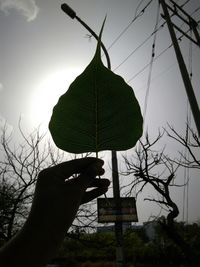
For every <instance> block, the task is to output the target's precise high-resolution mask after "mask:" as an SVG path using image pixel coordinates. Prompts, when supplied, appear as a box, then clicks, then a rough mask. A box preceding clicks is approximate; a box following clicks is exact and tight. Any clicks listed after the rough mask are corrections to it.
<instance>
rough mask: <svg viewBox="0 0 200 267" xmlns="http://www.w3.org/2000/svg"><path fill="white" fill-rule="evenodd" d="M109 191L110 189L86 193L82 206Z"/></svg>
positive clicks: (99, 189)
mask: <svg viewBox="0 0 200 267" xmlns="http://www.w3.org/2000/svg"><path fill="white" fill-rule="evenodd" d="M107 191H108V187H102V188H95V189H93V190H91V191H89V192H85V195H84V197H83V198H82V201H81V204H84V203H87V202H89V201H91V200H93V199H95V198H97V197H99V196H101V195H103V194H105V193H106V192H107Z"/></svg>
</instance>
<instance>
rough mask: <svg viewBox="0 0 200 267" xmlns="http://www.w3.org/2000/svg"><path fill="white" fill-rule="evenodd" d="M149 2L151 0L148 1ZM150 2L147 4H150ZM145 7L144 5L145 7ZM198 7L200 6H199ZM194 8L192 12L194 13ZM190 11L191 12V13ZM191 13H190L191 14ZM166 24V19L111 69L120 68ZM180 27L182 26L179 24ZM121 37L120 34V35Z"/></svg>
mask: <svg viewBox="0 0 200 267" xmlns="http://www.w3.org/2000/svg"><path fill="white" fill-rule="evenodd" d="M189 1H190V0H187V1H186V2H185V3H184V4H182V7H184V6H185V5H186V4H187V3H188V2H189ZM150 2H151V1H150ZM150 2H149V3H148V4H150ZM145 8H146V7H145ZM199 9H200V7H199ZM195 12H196V10H195V11H194V12H193V13H195ZM193 13H192V14H193ZM192 14H191V15H192ZM172 16H174V14H172V15H171V17H172ZM161 20H162V18H161V19H160V20H159V22H160V21H161ZM165 24H166V21H165V22H163V23H162V24H161V25H160V26H159V27H158V28H157V29H156V30H154V31H153V32H152V33H151V34H150V35H149V36H148V37H147V38H146V39H145V40H144V41H143V42H142V43H141V44H140V45H139V46H137V47H136V48H135V49H134V50H133V51H132V52H131V53H130V54H129V55H128V56H127V57H126V58H125V59H124V60H123V61H122V62H121V63H120V64H119V65H117V67H115V69H114V70H113V71H116V70H117V69H118V68H120V67H121V66H122V65H123V64H124V63H125V62H126V61H127V60H128V59H129V58H130V57H131V56H132V55H133V54H134V53H135V52H136V51H137V50H138V49H140V48H141V47H142V46H143V45H144V44H145V43H146V42H147V41H148V40H149V39H150V38H151V37H152V36H153V35H154V34H156V33H157V32H158V31H159V30H160V29H161V28H163V27H164V25H165ZM181 27H182V26H181ZM120 37H121V36H120Z"/></svg>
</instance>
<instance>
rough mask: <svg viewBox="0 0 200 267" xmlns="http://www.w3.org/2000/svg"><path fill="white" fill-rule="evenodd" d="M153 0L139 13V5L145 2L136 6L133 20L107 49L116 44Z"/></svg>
mask: <svg viewBox="0 0 200 267" xmlns="http://www.w3.org/2000/svg"><path fill="white" fill-rule="evenodd" d="M152 1H153V0H150V1H149V2H148V3H147V4H146V6H145V7H144V8H143V9H142V10H141V11H140V12H139V13H138V14H137V9H138V6H139V5H140V3H141V2H143V0H142V1H141V2H140V3H139V5H138V6H137V8H136V11H135V15H134V18H133V19H132V20H131V22H129V24H128V25H127V26H126V27H125V28H124V29H123V31H122V32H121V33H120V34H119V35H118V36H117V37H116V38H115V40H114V41H113V42H112V43H111V44H110V45H109V47H108V48H107V50H110V49H111V47H112V46H114V44H115V43H116V42H117V41H118V40H119V39H120V38H121V37H122V36H123V35H124V34H125V32H126V31H127V30H128V29H129V28H130V26H131V25H132V24H133V23H134V22H135V21H136V20H137V19H138V18H139V17H141V16H142V15H143V14H144V13H145V10H146V9H147V8H148V6H149V5H150V4H151V2H152Z"/></svg>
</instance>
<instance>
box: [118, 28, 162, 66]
mask: <svg viewBox="0 0 200 267" xmlns="http://www.w3.org/2000/svg"><path fill="white" fill-rule="evenodd" d="M163 26H164V23H163V24H162V25H160V26H159V27H158V28H157V29H156V30H154V31H153V32H152V33H151V34H150V35H149V36H148V37H147V38H146V39H145V40H144V41H143V42H142V43H141V44H140V45H139V46H137V47H136V48H135V49H134V50H133V51H132V52H131V53H130V54H129V55H128V56H127V57H126V58H125V59H124V60H123V61H122V62H121V63H120V64H119V65H118V66H117V67H115V69H114V70H113V71H116V70H117V69H118V68H119V67H121V65H123V64H124V63H125V62H126V61H127V60H128V59H129V58H130V57H131V56H132V55H133V54H134V53H135V52H136V51H137V50H138V49H139V48H141V47H142V46H143V45H144V44H145V43H146V42H147V41H148V40H149V39H151V37H152V36H153V35H154V34H156V33H157V32H158V31H159V30H160V29H161V28H162V27H163Z"/></svg>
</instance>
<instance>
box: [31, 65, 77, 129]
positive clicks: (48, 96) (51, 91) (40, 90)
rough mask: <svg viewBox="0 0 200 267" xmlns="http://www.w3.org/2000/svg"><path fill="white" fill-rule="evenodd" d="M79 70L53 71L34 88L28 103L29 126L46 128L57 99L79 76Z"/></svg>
mask: <svg viewBox="0 0 200 267" xmlns="http://www.w3.org/2000/svg"><path fill="white" fill-rule="evenodd" d="M81 71H82V70H81V69H80V68H70V69H67V70H66V69H65V70H62V71H60V70H59V71H56V72H55V71H54V72H52V73H50V74H48V75H46V76H45V77H44V78H43V79H42V80H41V81H40V82H39V83H38V85H36V88H34V92H33V94H32V96H31V98H30V99H31V101H30V107H29V108H30V112H29V114H30V115H29V118H30V120H31V124H32V125H33V126H34V127H36V126H39V125H40V126H41V125H42V126H45V127H47V126H48V123H49V121H50V118H51V114H52V110H53V107H54V106H55V104H56V103H57V101H58V99H59V97H60V96H61V95H62V94H64V93H65V92H66V91H67V89H68V88H69V86H70V84H71V83H72V82H73V81H74V79H75V78H76V77H77V76H78V75H80V73H81Z"/></svg>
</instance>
